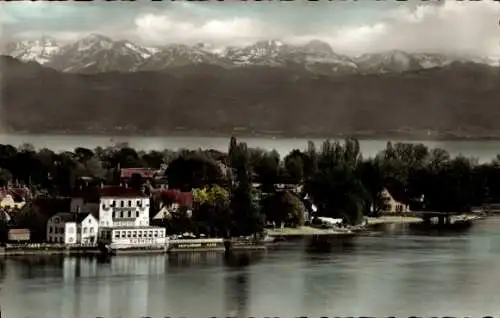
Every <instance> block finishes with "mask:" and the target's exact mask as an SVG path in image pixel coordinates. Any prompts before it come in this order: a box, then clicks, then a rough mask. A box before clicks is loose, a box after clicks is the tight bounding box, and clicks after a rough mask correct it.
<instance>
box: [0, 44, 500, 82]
mask: <svg viewBox="0 0 500 318" xmlns="http://www.w3.org/2000/svg"><path fill="white" fill-rule="evenodd" d="M1 53H2V54H4V55H9V56H12V57H15V58H17V59H20V60H21V61H35V62H37V63H39V64H41V65H44V66H47V67H51V68H54V69H56V70H58V71H62V72H71V73H83V74H95V73H100V72H134V71H161V70H166V69H170V68H175V67H179V66H185V65H197V64H210V65H216V66H222V67H224V68H235V67H248V66H272V67H287V68H303V69H305V70H307V71H310V72H313V73H315V74H324V75H344V74H356V73H388V72H405V71H411V70H418V69H429V68H433V67H442V66H445V65H448V64H450V63H452V62H454V61H461V62H466V61H473V62H476V63H483V64H491V63H495V62H496V61H493V60H491V59H488V58H482V57H464V56H456V55H442V54H426V53H418V54H415V53H406V52H403V51H400V50H392V51H388V52H383V53H373V54H372V53H367V54H363V55H361V56H357V57H349V56H346V55H342V54H338V53H336V52H334V51H333V50H332V48H331V47H330V45H329V44H327V43H325V42H322V41H319V40H312V41H310V42H308V43H305V44H303V45H291V44H287V43H284V42H282V41H278V40H271V41H261V42H257V43H255V44H252V45H249V46H245V47H226V48H225V49H223V50H220V51H217V52H215V51H214V50H212V49H211V48H210V46H207V45H205V44H201V43H200V44H197V45H192V46H189V45H183V44H170V45H166V46H163V47H158V48H150V47H144V46H141V45H138V44H135V43H132V42H130V41H125V40H120V41H115V40H113V39H111V38H109V37H106V36H103V35H99V34H90V35H88V36H87V37H84V38H82V39H80V40H77V41H75V42H74V43H70V44H66V45H60V44H58V43H57V41H56V40H54V39H51V38H49V37H42V38H40V39H38V40H25V41H17V42H10V43H7V44H5V45H3V47H2V50H1Z"/></svg>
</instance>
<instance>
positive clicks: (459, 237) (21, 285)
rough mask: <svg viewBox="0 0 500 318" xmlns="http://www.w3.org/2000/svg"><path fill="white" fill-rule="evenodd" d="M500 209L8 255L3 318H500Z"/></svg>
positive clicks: (2, 270)
mask: <svg viewBox="0 0 500 318" xmlns="http://www.w3.org/2000/svg"><path fill="white" fill-rule="evenodd" d="M499 263H500V218H492V219H487V220H482V221H480V222H479V223H477V224H476V225H474V227H473V228H471V229H470V230H469V231H467V232H462V233H453V234H446V235H445V234H440V235H438V234H436V233H425V235H423V234H422V233H417V232H415V231H413V230H411V229H410V228H409V227H408V225H407V226H402V225H397V226H386V227H385V228H384V232H383V233H382V234H381V235H379V236H364V237H356V238H353V239H351V240H350V241H344V242H342V241H339V242H337V243H336V244H334V245H333V246H332V248H331V249H330V250H326V251H325V250H323V251H314V250H310V249H309V248H307V244H306V242H305V241H303V240H299V241H296V242H289V243H286V245H283V246H281V247H280V248H277V249H275V250H269V251H267V252H255V253H250V254H248V253H246V254H240V255H235V256H233V257H232V258H229V259H228V258H225V257H224V255H221V254H216V253H206V254H203V253H201V254H184V255H156V256H145V255H143V256H118V257H115V258H111V259H110V260H108V261H102V260H98V259H89V258H87V259H85V258H70V257H46V258H32V257H31V258H29V257H23V258H6V259H4V260H1V261H0V284H1V291H0V305H1V306H2V314H3V315H2V317H7V318H21V317H30V318H43V317H50V318H53V317H72V318H80V317H81V318H84V317H85V318H90V317H99V316H102V317H123V318H127V317H130V318H132V317H133V318H137V317H142V316H146V315H148V316H150V317H165V316H167V315H170V316H172V317H182V316H184V317H211V316H218V317H223V316H224V317H225V316H226V315H232V316H235V317H249V316H256V317H264V316H277V317H296V316H300V315H304V316H309V317H321V316H349V315H350V316H362V315H370V316H378V317H383V316H390V315H394V316H398V317H408V316H412V315H417V316H428V317H431V316H446V315H448V316H460V317H464V316H473V317H482V316H486V315H492V316H495V315H496V316H498V315H499V314H500V294H499V293H498V286H500V266H498V264H499Z"/></svg>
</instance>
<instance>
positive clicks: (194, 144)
mask: <svg viewBox="0 0 500 318" xmlns="http://www.w3.org/2000/svg"><path fill="white" fill-rule="evenodd" d="M239 140H240V141H245V142H247V144H248V146H250V147H260V148H263V149H269V150H270V149H276V150H277V151H278V152H279V153H280V154H281V155H282V156H285V155H287V154H288V153H289V152H290V151H291V150H293V149H305V148H306V147H307V141H308V140H307V139H299V138H295V139H294V138H282V139H271V138H239ZM312 141H314V142H315V143H316V146H317V147H318V148H319V147H320V145H321V143H322V142H323V141H324V139H312ZM121 142H128V143H129V145H130V146H131V147H133V148H136V149H141V150H164V149H171V150H176V149H180V148H185V149H198V148H203V149H208V148H210V149H216V150H220V151H227V149H228V147H229V137H227V138H224V137H177V136H176V137H110V136H108V137H106V136H81V135H79V136H75V135H1V134H0V144H12V145H16V146H19V145H22V144H24V143H30V144H32V145H33V146H35V147H36V148H49V149H52V150H56V151H63V150H73V149H74V148H76V147H86V148H95V147H97V146H102V147H106V146H112V145H114V144H116V143H121ZM403 142H404V141H403ZM407 142H412V143H419V142H422V143H424V144H426V145H427V146H428V147H431V148H436V147H439V148H443V149H445V150H447V151H448V152H449V153H450V154H451V155H453V156H456V155H459V154H461V155H464V156H467V157H475V158H478V159H479V160H480V161H489V160H491V159H493V158H495V157H496V155H497V154H499V153H500V141H407ZM386 143H387V141H386V140H361V141H360V146H361V150H362V151H363V155H364V156H365V157H371V156H374V155H375V154H376V153H377V152H379V151H380V150H382V149H384V148H385V146H386Z"/></svg>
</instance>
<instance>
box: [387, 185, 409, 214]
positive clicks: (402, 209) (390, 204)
mask: <svg viewBox="0 0 500 318" xmlns="http://www.w3.org/2000/svg"><path fill="white" fill-rule="evenodd" d="M381 198H382V200H383V202H384V203H383V206H382V210H383V211H384V212H385V213H392V214H394V213H408V212H410V206H409V205H408V204H406V203H403V202H401V201H398V200H396V199H394V197H393V196H392V194H391V193H390V192H389V191H388V190H387V189H384V190H383V191H382V193H381Z"/></svg>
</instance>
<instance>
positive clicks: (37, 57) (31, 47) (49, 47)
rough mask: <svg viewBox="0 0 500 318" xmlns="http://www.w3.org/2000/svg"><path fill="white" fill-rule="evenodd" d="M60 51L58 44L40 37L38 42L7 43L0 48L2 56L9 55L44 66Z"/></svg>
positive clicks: (48, 38) (47, 38) (50, 39)
mask: <svg viewBox="0 0 500 318" xmlns="http://www.w3.org/2000/svg"><path fill="white" fill-rule="evenodd" d="M59 50H60V47H59V44H58V43H57V42H56V41H55V40H54V39H52V38H50V37H45V36H44V37H41V38H40V39H38V40H24V41H18V42H11V43H7V44H6V45H5V46H4V47H3V48H2V54H5V55H10V56H12V57H15V58H16V59H19V60H21V61H23V62H30V61H33V62H37V63H39V64H42V65H43V64H46V63H48V62H50V61H51V59H52V58H53V56H54V55H56V54H57V53H58V52H59Z"/></svg>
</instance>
